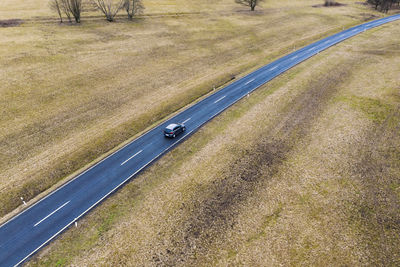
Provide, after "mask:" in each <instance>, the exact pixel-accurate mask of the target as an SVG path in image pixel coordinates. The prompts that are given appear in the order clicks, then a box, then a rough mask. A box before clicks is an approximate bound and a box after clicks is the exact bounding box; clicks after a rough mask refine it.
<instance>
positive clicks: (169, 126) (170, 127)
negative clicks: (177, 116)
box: [165, 124, 178, 131]
mask: <svg viewBox="0 0 400 267" xmlns="http://www.w3.org/2000/svg"><path fill="white" fill-rule="evenodd" d="M177 126H178V125H176V124H170V125H168V126H167V128H166V129H165V130H166V131H173V130H174V128H176V127H177Z"/></svg>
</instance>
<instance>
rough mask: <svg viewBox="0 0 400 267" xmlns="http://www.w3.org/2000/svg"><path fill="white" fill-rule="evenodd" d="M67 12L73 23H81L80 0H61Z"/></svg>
mask: <svg viewBox="0 0 400 267" xmlns="http://www.w3.org/2000/svg"><path fill="white" fill-rule="evenodd" d="M63 1H64V2H65V5H66V6H67V9H68V10H69V12H70V13H71V14H72V16H74V19H75V22H76V23H80V22H81V12H82V0H63Z"/></svg>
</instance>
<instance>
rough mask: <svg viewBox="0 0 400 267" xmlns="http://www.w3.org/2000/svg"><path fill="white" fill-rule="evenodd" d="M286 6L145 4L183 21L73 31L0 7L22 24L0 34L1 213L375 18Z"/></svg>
mask: <svg viewBox="0 0 400 267" xmlns="http://www.w3.org/2000/svg"><path fill="white" fill-rule="evenodd" d="M292 2H293V1H280V2H279V4H277V5H272V4H271V3H266V4H265V5H264V6H261V7H260V8H259V9H258V11H257V12H255V13H250V12H248V11H247V9H245V8H243V7H240V6H238V5H236V4H235V3H233V1H230V0H221V1H217V2H216V3H213V5H210V2H209V1H166V0H165V1H150V0H149V1H144V3H145V5H146V6H147V7H148V9H147V10H146V12H149V13H148V14H149V15H151V14H168V13H171V12H172V13H173V11H175V10H176V12H178V13H179V12H186V15H184V16H154V17H151V16H148V17H146V16H145V17H143V18H139V19H136V20H134V21H133V22H127V21H126V20H125V19H124V18H123V17H122V16H121V17H119V20H118V21H117V23H111V24H110V23H107V22H106V21H102V20H98V19H96V20H91V19H90V17H88V18H87V19H86V20H85V19H84V21H83V23H82V25H74V26H68V25H67V24H64V25H59V24H58V23H55V22H50V23H49V22H44V21H43V18H49V16H50V15H51V13H49V11H48V10H47V9H46V7H45V5H44V4H43V1H39V0H31V1H29V2H25V1H24V3H22V2H18V1H12V2H10V1H7V2H5V4H4V5H2V7H1V8H0V13H1V14H3V13H7V16H5V17H8V16H10V14H14V15H15V18H20V19H22V20H24V19H25V20H26V22H25V23H23V24H22V25H21V26H19V27H12V28H2V29H1V35H2V38H1V40H0V54H1V55H2V57H1V59H0V64H1V65H2V68H1V70H0V79H1V80H2V83H1V85H0V93H1V102H0V105H1V111H2V116H1V117H0V151H1V152H0V153H1V154H0V203H1V204H2V205H1V206H0V216H4V215H5V214H7V213H8V212H10V211H11V210H13V209H15V208H16V207H18V206H19V205H20V204H21V201H20V197H24V199H25V200H30V199H32V198H34V197H35V196H37V195H38V194H40V193H42V192H44V191H46V190H47V189H49V188H50V187H52V186H54V185H56V184H57V183H59V182H60V181H61V182H62V181H65V180H66V179H69V178H71V177H72V176H71V174H73V173H74V172H76V171H77V170H79V169H81V168H83V167H84V166H87V165H88V164H90V163H92V162H93V161H94V160H96V159H99V157H100V156H102V155H104V153H107V152H109V151H110V150H111V149H113V148H115V147H116V146H117V145H119V144H121V143H123V142H124V141H126V140H128V139H129V138H131V137H132V136H135V135H136V134H138V133H140V132H141V131H143V130H144V129H146V128H147V127H149V126H150V125H152V124H153V123H156V122H158V121H159V120H161V119H163V118H165V116H167V115H168V114H171V113H172V112H174V111H176V110H178V109H179V108H182V107H184V106H186V105H188V104H190V103H192V102H193V101H194V100H196V99H198V98H199V97H201V96H203V95H205V94H207V93H208V92H210V91H211V90H212V88H213V87H214V86H219V85H222V84H224V83H226V82H227V81H229V80H230V79H231V78H232V76H237V75H241V74H242V73H244V72H247V71H250V70H252V69H254V68H255V67H258V66H261V65H263V64H265V63H268V62H269V61H271V60H272V59H275V58H277V57H278V56H281V55H282V54H285V53H287V52H290V51H292V50H293V49H294V48H295V47H299V46H301V45H304V44H306V43H310V42H312V41H314V40H317V39H319V38H321V37H323V36H326V35H329V34H331V33H333V32H337V31H339V30H340V29H342V28H343V27H348V26H350V25H354V24H358V23H360V22H362V21H363V20H365V19H367V18H370V17H371V16H373V15H374V14H375V13H374V11H372V10H370V9H368V8H367V7H365V6H363V5H359V4H357V3H354V2H353V1H345V2H346V3H348V6H346V7H339V8H330V9H323V8H313V7H312V6H311V2H310V1H296V3H292ZM25 3H26V8H25V9H24V4H25ZM31 7H36V9H34V8H33V9H30V8H31ZM28 8H29V10H30V11H29V12H35V10H37V12H38V13H37V14H36V13H35V14H36V15H37V16H40V18H37V17H36V15H33V14H32V13H29V12H28V11H27V9H28ZM157 8H159V9H157ZM191 12H194V13H196V14H191ZM28 14H32V15H30V16H28ZM89 15H92V13H89ZM299 25H301V26H299Z"/></svg>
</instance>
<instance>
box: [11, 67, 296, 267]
mask: <svg viewBox="0 0 400 267" xmlns="http://www.w3.org/2000/svg"><path fill="white" fill-rule="evenodd" d="M294 66H296V65H294ZM294 66H293V67H294ZM275 68H276V67H275ZM277 76H279V75H277ZM277 76H275V77H274V78H276V77H277ZM262 85H264V84H261V85H259V86H257V87H255V88H254V89H253V90H251V91H249V92H248V93H251V92H253V91H255V90H257V89H258V88H259V87H261V86H262ZM244 97H245V95H243V96H242V97H241V98H239V99H237V100H236V101H234V102H233V103H232V104H231V105H229V106H227V107H226V108H228V107H230V106H232V105H234V104H235V103H236V102H238V101H239V100H241V99H242V98H244ZM226 108H225V109H226ZM225 109H224V110H225ZM224 110H221V111H220V112H218V113H217V114H215V115H214V116H213V117H211V118H210V120H211V119H212V118H214V117H215V116H217V115H218V114H220V113H221V112H222V111H224ZM206 122H208V121H206ZM206 122H204V123H206ZM204 123H202V124H200V125H199V127H198V128H200V127H201V126H202V125H204ZM149 131H150V130H149ZM192 132H193V130H192V131H190V132H188V133H187V134H186V135H184V136H183V137H182V138H181V139H179V140H178V141H177V142H179V141H180V140H182V139H183V138H184V137H186V136H187V135H189V134H190V133H192ZM139 138H140V137H139ZM134 141H136V140H134ZM134 141H132V142H134ZM132 142H131V143H132ZM177 142H175V143H174V144H173V145H175V144H176V143H177ZM129 144H130V143H129ZM129 144H126V145H125V146H127V145H129ZM173 145H172V146H173ZM125 146H124V147H125ZM170 148H171V146H170V147H168V148H167V149H166V150H168V149H170ZM121 149H123V148H121ZM166 150H164V151H163V152H162V153H160V154H159V155H158V156H157V157H155V158H153V159H152V160H151V161H149V162H148V163H147V164H146V165H144V166H143V167H142V168H140V169H139V170H138V171H136V172H135V173H134V174H132V175H131V176H130V177H129V178H128V179H126V180H125V181H124V182H122V183H121V184H120V185H118V186H117V187H116V188H114V189H113V190H112V191H110V192H109V193H108V194H107V195H105V196H104V197H103V198H101V199H100V200H99V201H97V202H96V203H95V204H93V205H92V206H91V207H90V208H88V209H87V210H86V211H84V212H83V213H82V214H81V215H79V216H78V217H76V218H75V219H74V220H73V221H71V222H70V223H69V224H67V225H66V226H65V227H64V228H62V229H61V230H60V231H58V232H57V233H56V234H54V235H53V236H52V237H50V238H49V239H48V240H46V241H45V242H44V243H43V244H42V245H40V246H39V247H38V248H37V249H35V250H34V251H33V252H31V253H30V254H29V255H28V256H26V257H25V258H24V259H22V260H21V261H19V262H18V263H17V264H16V265H14V267H15V266H18V265H19V264H21V263H22V262H24V261H25V260H26V259H27V258H29V257H30V256H31V255H33V254H34V253H35V252H36V251H38V250H39V249H40V248H42V247H43V246H44V245H45V244H47V242H49V241H50V240H52V239H53V238H54V237H56V236H57V235H58V234H60V233H61V232H62V231H64V230H65V229H66V228H68V227H69V226H70V225H71V224H73V223H74V222H75V221H76V220H78V219H79V218H80V217H82V216H83V215H84V214H85V213H86V212H88V211H89V210H90V209H91V208H93V207H94V206H96V205H97V204H98V203H99V202H100V201H102V200H103V199H104V198H106V197H107V196H109V195H110V194H111V193H112V192H113V191H114V190H115V189H117V188H118V187H119V186H121V185H122V184H124V183H125V182H126V181H127V180H129V179H130V178H132V177H133V176H134V175H136V174H137V173H138V172H140V171H141V170H142V169H144V168H145V167H147V166H148V165H149V164H150V163H152V162H153V161H154V160H155V159H157V158H158V157H159V156H160V155H162V154H163V153H164V152H165V151H166ZM118 151H119V150H118ZM118 151H116V152H114V153H113V154H115V153H117V152H118ZM110 156H111V155H110ZM110 156H109V157H110ZM104 160H105V159H104ZM99 163H100V162H99Z"/></svg>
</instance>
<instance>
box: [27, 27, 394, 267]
mask: <svg viewBox="0 0 400 267" xmlns="http://www.w3.org/2000/svg"><path fill="white" fill-rule="evenodd" d="M399 25H400V23H399V22H396V23H393V24H391V25H385V26H383V27H381V28H379V29H375V30H372V31H370V32H366V33H363V34H362V35H360V36H358V37H355V38H353V39H351V40H348V41H346V42H344V43H342V44H340V45H338V46H336V47H334V48H331V49H330V50H328V51H326V52H324V53H321V54H320V55H318V56H316V57H314V58H312V59H310V60H309V61H307V62H305V63H303V64H301V65H299V66H297V67H296V68H295V69H293V70H291V71H289V72H287V73H286V74H284V75H282V76H281V77H279V78H277V79H276V80H274V81H272V82H271V83H270V84H269V85H267V86H264V87H263V88H260V89H259V90H258V91H256V92H255V93H254V94H253V95H252V96H251V97H250V98H246V99H244V100H243V101H241V102H239V103H238V104H237V105H235V106H234V107H232V108H231V109H229V110H228V111H227V112H225V113H223V114H222V115H221V116H219V117H218V118H216V119H215V120H214V121H212V122H211V123H209V124H208V125H207V126H206V127H204V128H203V129H202V130H200V131H199V132H198V133H196V134H195V135H194V136H193V137H192V138H190V139H189V140H187V141H186V142H185V144H183V145H182V146H180V147H179V148H177V149H175V150H174V151H172V152H171V153H169V154H167V155H166V156H165V157H164V158H163V159H161V160H160V161H159V162H158V163H156V164H155V165H153V166H152V167H151V168H149V169H148V170H147V171H146V172H145V173H143V174H142V175H140V176H139V177H138V179H137V180H135V181H133V182H131V183H130V184H128V185H127V186H126V187H125V188H124V189H122V190H121V191H120V192H119V193H117V194H116V195H115V196H113V197H112V198H110V199H109V200H107V201H106V202H105V203H103V204H102V205H101V206H100V207H99V208H98V209H96V211H94V212H93V213H92V214H90V215H88V216H87V217H85V218H84V219H83V220H81V221H80V222H79V227H78V228H77V229H75V228H74V229H71V230H70V231H68V232H67V233H65V234H64V235H63V236H62V237H61V238H59V239H58V240H57V241H56V242H54V243H53V244H52V245H50V246H49V247H48V248H47V249H46V250H45V251H42V252H41V253H39V254H38V256H37V257H36V258H35V259H34V260H33V261H32V262H31V263H30V264H29V265H55V264H60V265H85V266H86V265H92V266H98V265H106V266H126V265H135V266H155V265H162V266H164V265H180V266H189V265H190V266H197V265H200V266H209V265H218V266H281V265H285V266H289V265H292V266H321V265H329V266H343V265H345V266H359V265H363V266H364V265H384V266H397V265H398V264H399V261H400V257H399V254H398V251H399V247H400V240H399V238H398V236H399V234H400V229H399V220H400V218H399V214H400V175H399V174H400V165H399V164H400V150H399V147H400V139H399V138H400V136H399V134H398V132H399V130H400V129H399V125H400V113H399V110H400V95H399V89H400V88H399V85H400V77H399V76H398V73H399V72H400V65H399V64H398V62H399V59H400V47H399V45H398V44H399V43H400V36H399V35H394V34H393V33H394V32H396V31H397V28H398V27H399ZM389 48H390V49H389ZM232 129H235V131H232ZM249 129H251V131H249Z"/></svg>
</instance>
